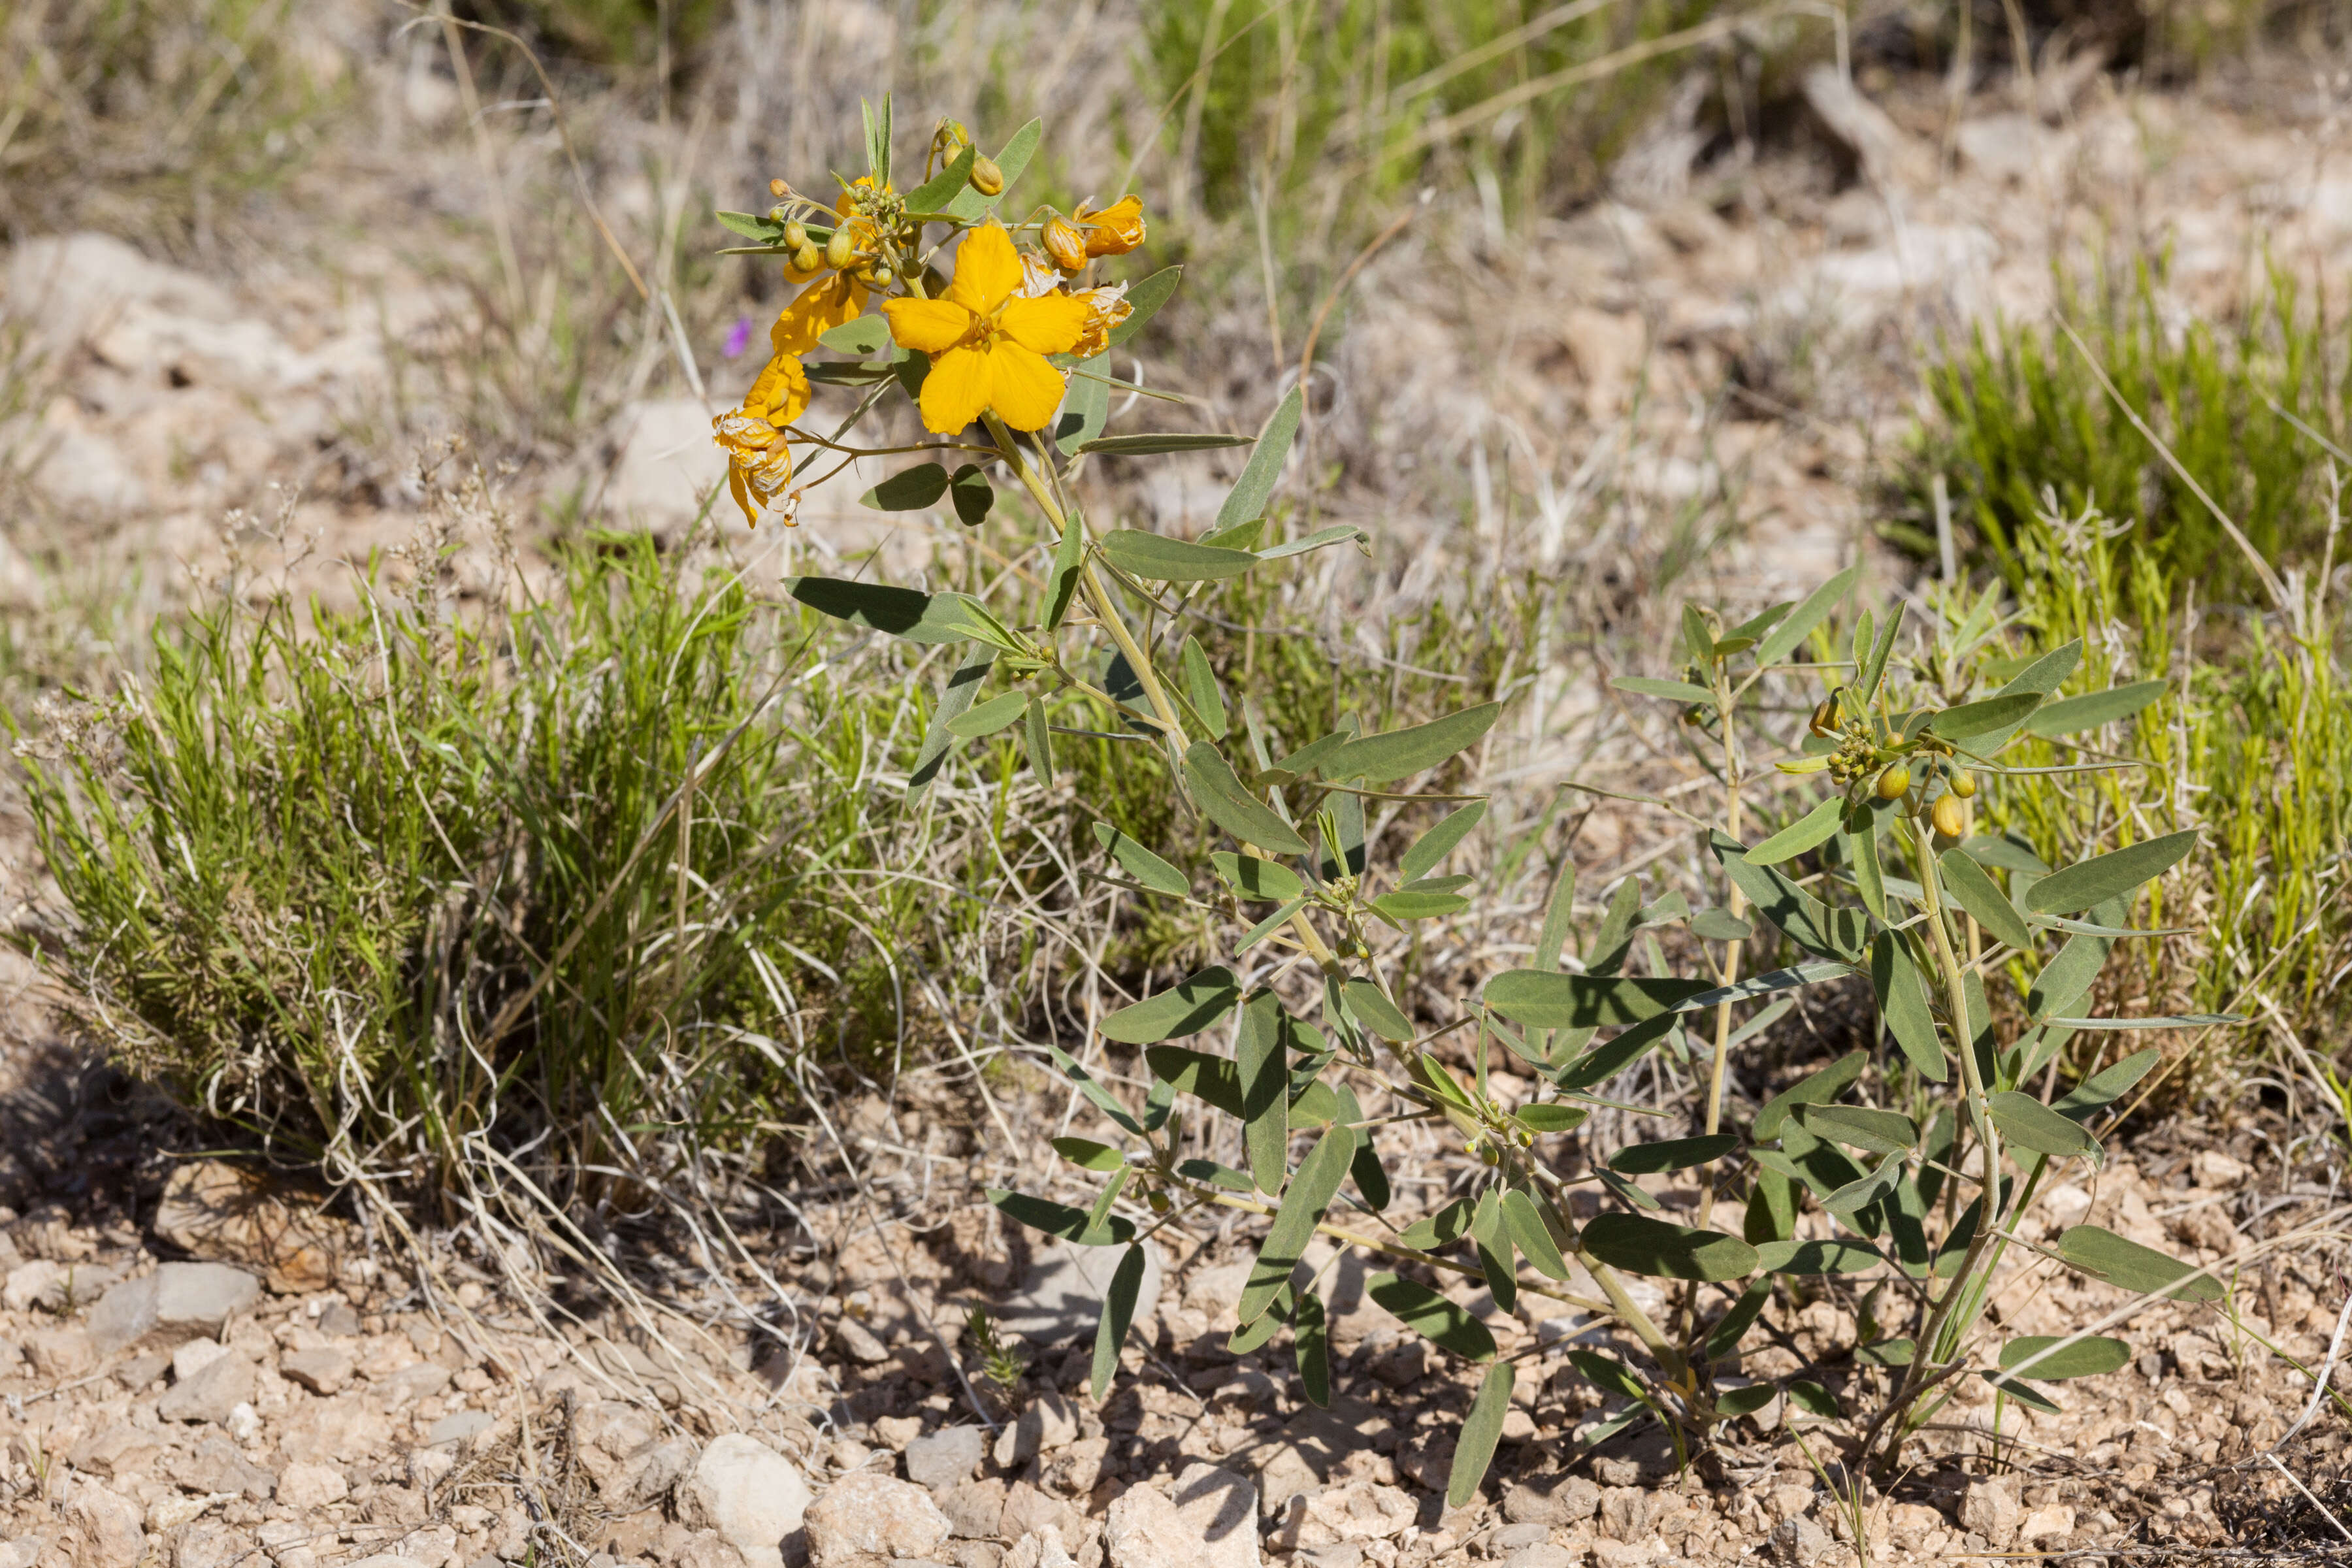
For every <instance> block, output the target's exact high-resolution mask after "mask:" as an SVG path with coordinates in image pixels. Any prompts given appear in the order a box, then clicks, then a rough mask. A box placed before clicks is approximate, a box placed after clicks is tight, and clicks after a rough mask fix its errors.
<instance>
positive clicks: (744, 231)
mask: <svg viewBox="0 0 2352 1568" xmlns="http://www.w3.org/2000/svg"><path fill="white" fill-rule="evenodd" d="M710 216H713V217H715V218H717V219H718V220H719V226H720V227H722V228H729V229H732V230H733V231H734V232H736V233H737V234H740V235H741V236H742V237H744V238H745V239H756V240H758V241H760V242H761V244H762V245H774V244H776V243H778V242H779V241H780V240H782V238H783V237H784V226H783V225H782V224H780V223H774V222H772V221H770V220H769V219H767V218H765V217H761V216H757V215H755V214H752V213H730V212H715V213H712V214H711V215H710Z"/></svg>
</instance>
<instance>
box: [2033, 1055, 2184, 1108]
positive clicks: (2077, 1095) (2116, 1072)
mask: <svg viewBox="0 0 2352 1568" xmlns="http://www.w3.org/2000/svg"><path fill="white" fill-rule="evenodd" d="M2163 1059H2164V1053H2163V1052H2162V1051H2159V1050H2157V1049H2156V1048H2154V1047H2149V1048H2148V1049H2147V1050H2144V1051H2134V1052H2133V1053H2132V1054H2131V1055H2129V1056H2127V1057H2126V1058H2124V1059H2123V1060H2121V1061H2119V1062H2117V1063H2116V1064H2115V1065H2114V1066H2112V1067H2107V1068H2100V1069H2099V1070H2098V1071H2097V1072H2095V1073H2093V1074H2092V1075H2091V1076H2090V1077H2088V1078H2086V1079H2084V1080H2083V1081H2082V1082H2080V1083H2078V1084H2076V1085H2075V1086H2074V1089H2072V1090H2071V1091H2070V1092H2069V1093H2068V1094H2067V1095H2066V1097H2065V1098H2064V1099H2063V1100H2059V1101H2057V1102H2056V1103H2055V1104H2053V1105H2052V1106H2051V1108H2050V1109H2051V1110H2054V1111H2056V1112H2057V1113H2058V1114H2059V1115H2061V1116H2063V1117H2066V1118H2068V1119H2070V1120H2072V1121H2087V1120H2089V1119H2090V1118H2091V1117H2093V1116H2095V1115H2097V1114H2098V1113H2099V1112H2100V1111H2102V1110H2105V1109H2106V1108H2107V1107H2108V1106H2110V1105H2112V1104H2114V1103H2115V1102H2116V1100H2121V1099H2122V1098H2123V1097H2124V1096H2125V1095H2126V1094H2127V1093H2129V1092H2130V1090H2131V1089H2132V1086H2133V1085H2135V1084H2137V1083H2138V1082H2139V1080H2140V1079H2144V1078H2146V1077H2147V1074H2148V1069H2149V1068H2153V1067H2155V1066H2156V1064H2157V1063H2158V1062H2160V1061H2162V1060H2163Z"/></svg>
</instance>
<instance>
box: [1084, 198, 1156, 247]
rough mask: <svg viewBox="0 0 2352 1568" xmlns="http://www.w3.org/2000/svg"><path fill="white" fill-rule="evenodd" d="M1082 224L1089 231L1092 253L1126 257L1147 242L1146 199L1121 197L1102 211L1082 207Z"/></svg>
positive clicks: (1088, 238) (1088, 239)
mask: <svg viewBox="0 0 2352 1568" xmlns="http://www.w3.org/2000/svg"><path fill="white" fill-rule="evenodd" d="M1078 226H1079V227H1081V228H1083V229H1085V230H1086V231H1087V255H1088V256H1125V255H1126V254H1127V253H1128V252H1129V251H1130V250H1133V249H1134V248H1135V247H1137V246H1139V245H1141V244H1142V243H1143V198H1142V197H1140V196H1121V197H1120V198H1119V199H1118V200H1117V201H1115V202H1113V203H1111V205H1108V206H1107V207H1105V208H1103V209H1102V211H1100V212H1096V211H1095V210H1094V209H1093V208H1091V207H1084V206H1082V207H1080V208H1079V209H1078Z"/></svg>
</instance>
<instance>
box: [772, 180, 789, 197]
mask: <svg viewBox="0 0 2352 1568" xmlns="http://www.w3.org/2000/svg"><path fill="white" fill-rule="evenodd" d="M791 190H792V186H790V185H788V184H784V183H783V181H782V180H770V181H769V182H768V194H769V195H772V196H781V195H786V194H788V193H789V192H790V191H791Z"/></svg>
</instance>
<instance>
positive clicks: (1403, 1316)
mask: <svg viewBox="0 0 2352 1568" xmlns="http://www.w3.org/2000/svg"><path fill="white" fill-rule="evenodd" d="M1464 1207H1465V1210H1466V1209H1467V1207H1468V1205H1464ZM1364 1294H1365V1295H1367V1296H1370V1298H1371V1299H1372V1300H1373V1301H1375V1302H1376V1303H1378V1304H1379V1306H1380V1307H1381V1310H1384V1311H1386V1312H1388V1313H1389V1314H1390V1315H1391V1316H1392V1317H1394V1318H1395V1319H1396V1320H1397V1321H1400V1322H1402V1323H1403V1324H1404V1326H1405V1327H1406V1328H1409V1329H1411V1330H1412V1331H1413V1332H1415V1333H1417V1334H1419V1335H1421V1336H1422V1337H1423V1339H1426V1340H1429V1341H1431V1342H1433V1343H1435V1344H1437V1345H1439V1346H1441V1347H1443V1348H1444V1349H1446V1350H1449V1351H1452V1352H1454V1354H1455V1355H1458V1356H1462V1357H1464V1358H1465V1359H1467V1360H1470V1361H1492V1360H1494V1359H1495V1336H1494V1335H1492V1334H1490V1333H1488V1332H1487V1331H1486V1324H1484V1323H1482V1322H1480V1321H1478V1320H1477V1319H1475V1318H1474V1317H1472V1316H1471V1315H1470V1313H1469V1311H1468V1310H1466V1309H1465V1308H1462V1307H1458V1306H1456V1305H1454V1303H1453V1302H1452V1301H1450V1300H1446V1299H1445V1298H1444V1297H1443V1296H1441V1295H1439V1294H1438V1293H1437V1292H1436V1291H1434V1290H1433V1289H1430V1288H1429V1287H1428V1286H1426V1285H1422V1284H1416V1283H1415V1282H1414V1281H1412V1280H1411V1279H1399V1278H1398V1277H1397V1276H1396V1275H1393V1274H1375V1275H1373V1276H1372V1277H1371V1278H1370V1279H1368V1280H1366V1281H1365V1282H1364Z"/></svg>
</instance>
